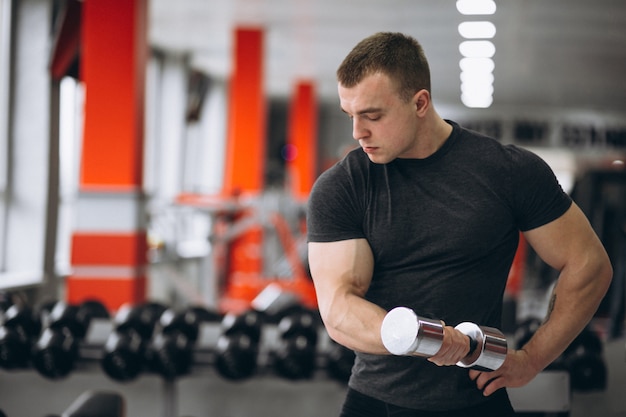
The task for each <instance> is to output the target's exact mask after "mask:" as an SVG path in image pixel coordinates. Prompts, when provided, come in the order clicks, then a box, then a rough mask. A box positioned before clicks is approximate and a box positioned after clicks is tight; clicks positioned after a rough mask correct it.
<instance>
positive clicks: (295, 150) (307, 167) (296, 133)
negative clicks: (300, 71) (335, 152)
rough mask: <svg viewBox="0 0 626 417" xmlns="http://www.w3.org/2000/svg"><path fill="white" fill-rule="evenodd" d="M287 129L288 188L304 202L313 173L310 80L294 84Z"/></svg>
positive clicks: (314, 147)
mask: <svg viewBox="0 0 626 417" xmlns="http://www.w3.org/2000/svg"><path fill="white" fill-rule="evenodd" d="M288 129H289V130H288V139H287V143H288V152H287V175H288V182H289V189H290V191H291V195H292V196H293V197H294V198H295V199H296V200H298V201H305V200H306V199H307V198H308V196H309V193H310V192H311V188H312V187H313V183H314V182H315V178H316V176H317V170H316V161H317V101H316V97H315V86H314V84H313V83H312V82H307V81H301V82H299V83H297V84H296V87H295V91H294V95H293V97H292V100H291V106H290V112H289V126H288Z"/></svg>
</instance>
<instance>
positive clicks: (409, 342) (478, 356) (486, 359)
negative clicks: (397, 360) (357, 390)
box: [381, 307, 507, 370]
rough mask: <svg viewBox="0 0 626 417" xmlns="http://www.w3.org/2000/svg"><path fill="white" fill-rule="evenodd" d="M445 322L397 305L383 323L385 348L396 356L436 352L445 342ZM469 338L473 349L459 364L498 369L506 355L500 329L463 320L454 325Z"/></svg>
mask: <svg viewBox="0 0 626 417" xmlns="http://www.w3.org/2000/svg"><path fill="white" fill-rule="evenodd" d="M443 328H444V323H443V322H442V321H441V320H432V319H426V318H424V317H420V316H418V315H417V314H415V312H414V311H413V310H411V309H410V308H406V307H397V308H394V309H392V310H391V311H389V312H388V313H387V314H386V316H385V318H384V320H383V323H382V326H381V338H382V341H383V344H384V345H385V348H386V349H387V350H388V351H389V352H390V353H392V354H394V355H418V356H424V357H431V356H433V355H435V354H436V353H437V352H438V351H439V349H441V344H442V342H443ZM455 329H457V330H459V331H460V332H461V333H463V334H465V335H467V336H468V337H469V339H470V352H469V354H468V355H467V356H466V357H465V358H463V359H462V360H461V361H459V362H457V365H458V366H461V367H464V368H469V367H472V368H478V369H485V370H495V369H498V368H499V367H500V366H502V363H504V360H505V358H506V352H507V343H506V338H505V337H504V335H503V334H502V332H500V331H499V330H498V329H495V328H491V327H485V326H478V325H476V324H474V323H470V322H464V323H461V324H459V325H458V326H456V327H455Z"/></svg>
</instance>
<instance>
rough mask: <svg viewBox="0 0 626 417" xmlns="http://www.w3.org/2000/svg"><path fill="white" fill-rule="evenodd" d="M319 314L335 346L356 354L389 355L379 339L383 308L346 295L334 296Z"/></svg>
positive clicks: (383, 314) (348, 294)
mask: <svg viewBox="0 0 626 417" xmlns="http://www.w3.org/2000/svg"><path fill="white" fill-rule="evenodd" d="M320 312H321V313H322V318H323V320H324V324H325V326H326V330H327V331H328V334H329V336H330V337H331V338H332V339H333V340H335V341H336V342H337V343H339V344H342V345H344V346H346V347H348V348H350V349H353V350H356V351H359V352H366V353H372V354H389V352H388V351H387V349H385V347H384V345H383V343H382V340H381V337H380V326H381V324H382V320H383V318H384V317H385V314H386V311H385V310H384V309H382V308H380V307H379V306H377V305H375V304H373V303H371V302H369V301H367V300H365V299H364V298H362V297H360V296H358V295H356V294H350V293H347V294H343V295H340V296H337V297H335V299H334V300H333V301H332V302H331V303H329V304H328V305H327V306H326V308H324V309H321V310H320Z"/></svg>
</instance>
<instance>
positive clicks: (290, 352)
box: [274, 308, 319, 380]
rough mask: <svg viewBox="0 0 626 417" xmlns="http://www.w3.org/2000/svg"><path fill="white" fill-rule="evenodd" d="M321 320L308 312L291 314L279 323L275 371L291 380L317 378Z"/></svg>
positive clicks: (304, 310) (301, 310) (298, 311)
mask: <svg viewBox="0 0 626 417" xmlns="http://www.w3.org/2000/svg"><path fill="white" fill-rule="evenodd" d="M318 331H319V320H318V318H317V317H316V316H315V314H314V313H313V312H312V311H311V310H308V309H306V308H300V309H297V310H291V311H289V312H288V313H287V314H286V315H285V316H284V317H283V318H282V319H281V320H280V322H279V323H278V334H279V343H278V347H277V349H276V351H275V352H274V368H275V370H276V372H277V373H278V375H280V376H282V377H284V378H287V379H294V380H295V379H307V378H311V377H312V376H313V372H314V371H315V368H316V364H315V359H316V355H317V353H316V347H317V339H318Z"/></svg>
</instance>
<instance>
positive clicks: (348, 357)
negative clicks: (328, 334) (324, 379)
mask: <svg viewBox="0 0 626 417" xmlns="http://www.w3.org/2000/svg"><path fill="white" fill-rule="evenodd" d="M354 358H355V354H354V351H353V350H351V349H348V348H347V347H345V346H343V345H340V344H339V343H337V342H335V341H334V340H332V339H331V340H330V342H329V346H328V351H327V352H326V373H327V374H328V376H329V377H330V378H332V379H334V380H336V381H338V382H341V383H342V384H347V383H348V380H349V379H350V375H351V373H352V366H353V365H354Z"/></svg>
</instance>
